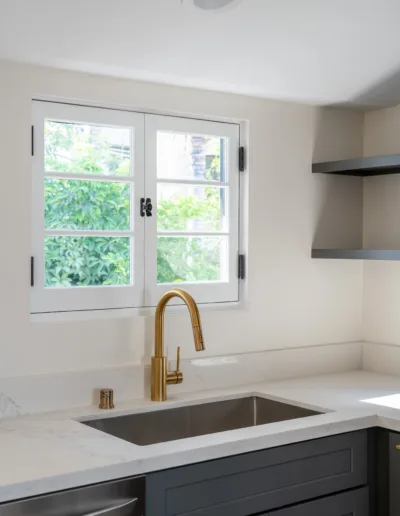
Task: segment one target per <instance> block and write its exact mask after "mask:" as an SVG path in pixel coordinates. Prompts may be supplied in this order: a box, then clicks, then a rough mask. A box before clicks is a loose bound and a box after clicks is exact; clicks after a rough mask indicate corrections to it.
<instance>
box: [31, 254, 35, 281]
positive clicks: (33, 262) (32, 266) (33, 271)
mask: <svg viewBox="0 0 400 516" xmlns="http://www.w3.org/2000/svg"><path fill="white" fill-rule="evenodd" d="M34 286H35V258H34V257H33V256H31V287H34Z"/></svg>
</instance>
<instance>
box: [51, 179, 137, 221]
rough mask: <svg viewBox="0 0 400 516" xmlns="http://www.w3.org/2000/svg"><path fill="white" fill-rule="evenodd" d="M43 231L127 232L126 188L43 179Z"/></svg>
mask: <svg viewBox="0 0 400 516" xmlns="http://www.w3.org/2000/svg"><path fill="white" fill-rule="evenodd" d="M44 199H45V200H44V214H45V227H46V229H93V230H129V229H130V223H129V222H130V185H129V184H128V183H112V182H108V181H107V182H106V181H74V180H72V179H45V184H44Z"/></svg>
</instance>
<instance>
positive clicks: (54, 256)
mask: <svg viewBox="0 0 400 516" xmlns="http://www.w3.org/2000/svg"><path fill="white" fill-rule="evenodd" d="M44 251H45V286H46V287H79V286H95V285H129V284H130V283H131V277H130V276H131V274H130V254H131V253H130V238H116V237H69V236H66V237H65V236H57V237H46V238H45V241H44Z"/></svg>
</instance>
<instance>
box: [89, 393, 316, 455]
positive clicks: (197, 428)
mask: <svg viewBox="0 0 400 516" xmlns="http://www.w3.org/2000/svg"><path fill="white" fill-rule="evenodd" d="M317 414H319V412H315V411H313V410H308V409H305V408H302V407H296V406H294V405H289V404H286V403H281V402H278V401H272V400H269V399H266V398H260V397H257V396H248V397H244V398H239V399H231V400H224V401H213V402H209V403H201V404H198V405H190V406H186V407H179V408H173V409H164V410H155V411H152V412H142V413H139V414H130V415H127V416H117V417H107V418H104V419H93V420H90V421H82V423H83V424H84V425H88V426H90V427H92V428H96V429H97V430H101V431H102V432H105V433H107V434H111V435H113V436H115V437H119V438H120V439H124V440H125V441H129V442H131V443H134V444H137V445H139V446H147V445H149V444H156V443H162V442H168V441H176V440H178V439H185V438H187V437H196V436H199V435H206V434H214V433H217V432H224V431H226V430H235V429H238V428H246V427H250V426H257V425H265V424H268V423H275V422H278V421H286V420H288V419H297V418H302V417H307V416H314V415H317Z"/></svg>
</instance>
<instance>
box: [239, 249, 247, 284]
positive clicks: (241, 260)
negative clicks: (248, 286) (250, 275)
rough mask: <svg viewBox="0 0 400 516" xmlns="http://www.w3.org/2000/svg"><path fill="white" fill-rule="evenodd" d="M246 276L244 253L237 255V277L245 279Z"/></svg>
mask: <svg viewBox="0 0 400 516" xmlns="http://www.w3.org/2000/svg"><path fill="white" fill-rule="evenodd" d="M245 277H246V257H245V255H244V254H239V256H238V278H239V279H245Z"/></svg>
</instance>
